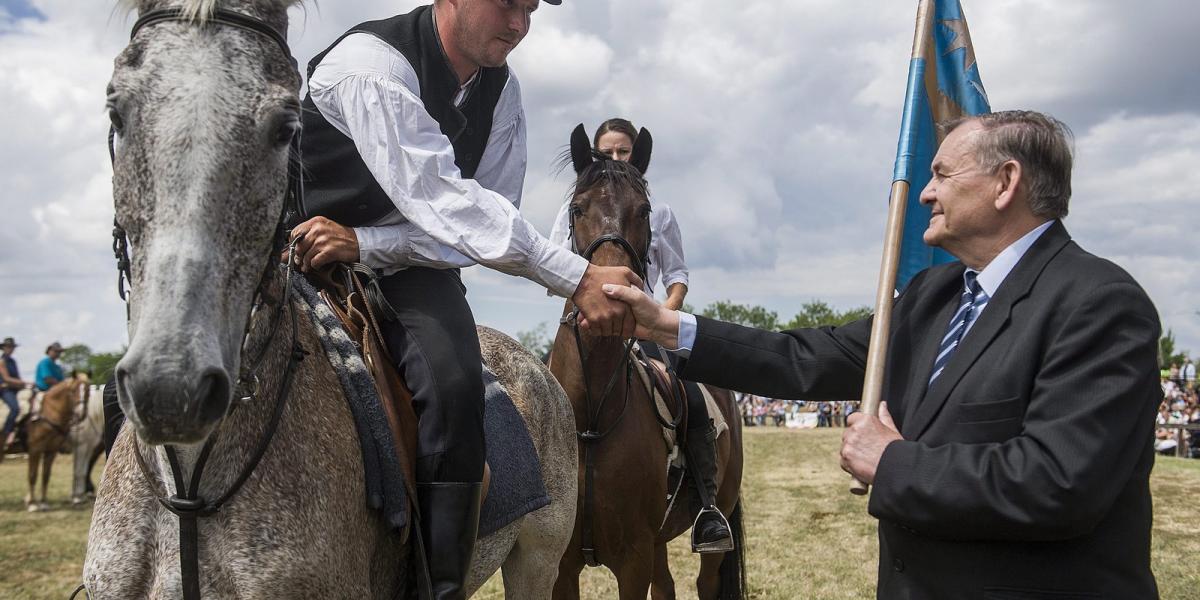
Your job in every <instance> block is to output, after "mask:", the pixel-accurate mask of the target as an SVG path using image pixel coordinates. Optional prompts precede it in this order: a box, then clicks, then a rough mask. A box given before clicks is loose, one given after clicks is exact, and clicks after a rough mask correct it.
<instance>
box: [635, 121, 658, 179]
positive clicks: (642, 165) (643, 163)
mask: <svg viewBox="0 0 1200 600" xmlns="http://www.w3.org/2000/svg"><path fill="white" fill-rule="evenodd" d="M652 150H654V137H653V136H651V135H650V132H649V131H647V130H646V128H645V127H643V128H642V130H641V131H639V132H638V136H637V140H636V141H634V142H633V152H632V153H631V154H630V156H629V164H631V165H633V166H634V168H635V169H637V170H638V172H640V173H641V174H642V175H645V174H646V169H648V168H650V152H651V151H652Z"/></svg>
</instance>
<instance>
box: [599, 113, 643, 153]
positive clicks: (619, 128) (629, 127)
mask: <svg viewBox="0 0 1200 600" xmlns="http://www.w3.org/2000/svg"><path fill="white" fill-rule="evenodd" d="M610 131H615V132H617V133H623V134H625V135H626V137H628V138H629V143H631V144H632V143H633V142H636V141H637V127H634V126H633V123H630V122H629V120H628V119H622V118H619V117H618V118H613V119H609V120H607V121H605V122H603V123H601V124H600V127H598V128H597V129H596V135H595V136H592V147H593V148H599V147H600V138H601V137H602V136H603V135H604V134H606V133H608V132H610Z"/></svg>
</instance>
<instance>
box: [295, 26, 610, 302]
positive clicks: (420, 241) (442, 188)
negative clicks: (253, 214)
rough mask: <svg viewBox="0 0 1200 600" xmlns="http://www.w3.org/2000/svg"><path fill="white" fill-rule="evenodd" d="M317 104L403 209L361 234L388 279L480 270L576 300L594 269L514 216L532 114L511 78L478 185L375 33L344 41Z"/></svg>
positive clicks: (363, 248)
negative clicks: (407, 273) (416, 272)
mask: <svg viewBox="0 0 1200 600" xmlns="http://www.w3.org/2000/svg"><path fill="white" fill-rule="evenodd" d="M308 86H309V93H310V95H311V96H312V100H313V104H315V105H316V107H317V109H318V110H320V111H321V115H322V116H324V117H325V119H326V120H327V121H329V124H330V125H333V126H334V127H335V128H337V130H338V131H340V132H342V133H343V134H345V135H346V136H347V137H349V138H350V139H352V140H353V141H354V145H355V147H356V148H357V149H358V152H359V154H360V155H361V156H362V159H363V162H364V163H365V164H366V166H367V168H368V169H369V170H370V172H371V174H372V175H374V176H375V180H376V181H377V182H378V183H379V185H380V187H382V188H383V190H384V192H386V193H387V195H388V197H389V198H391V200H392V202H393V203H394V204H395V205H396V210H395V211H394V212H392V213H390V214H388V215H386V216H384V217H383V218H381V219H380V220H379V221H378V222H376V223H373V224H372V226H369V227H358V228H355V230H354V231H355V234H356V235H357V237H358V242H359V251H360V255H361V256H360V260H362V262H363V263H364V264H366V265H368V266H370V267H373V268H377V269H380V270H382V271H383V272H384V273H385V274H388V273H394V272H396V271H399V270H401V269H403V268H405V267H409V266H426V267H433V268H454V267H465V266H469V265H471V264H474V263H480V264H482V265H484V266H487V267H491V268H493V269H496V270H498V271H502V272H504V273H508V274H511V275H518V276H521V277H526V278H528V279H530V280H532V281H535V282H537V283H539V284H541V285H542V286H543V287H545V288H546V289H547V290H549V291H551V292H552V293H555V294H558V295H560V296H563V297H570V296H571V295H572V294H574V292H575V288H576V287H577V286H578V285H579V281H580V280H581V279H582V278H583V273H584V271H585V270H586V269H587V261H585V260H583V258H581V257H579V256H576V255H575V254H574V253H572V252H571V251H569V250H567V249H565V248H563V247H561V246H558V245H555V244H551V243H550V242H549V241H548V240H547V239H546V238H544V237H542V235H541V234H539V233H538V231H537V230H536V229H535V228H534V227H533V225H531V224H530V223H529V222H528V221H526V220H525V219H524V217H522V216H521V213H520V211H519V210H517V208H518V206H519V205H520V201H521V188H522V186H523V185H524V180H525V164H526V148H525V115H524V111H523V109H522V108H521V90H520V85H519V84H518V82H517V79H516V77H515V76H514V75H512V73H511V72H510V74H509V80H508V84H507V85H506V87H505V89H504V92H503V94H502V95H501V97H500V101H499V102H498V103H497V105H496V110H495V113H494V116H493V121H492V132H491V136H490V138H489V139H488V144H487V147H486V148H485V150H484V152H483V155H482V156H481V158H480V163H479V167H478V168H477V169H476V172H475V178H474V179H464V178H463V177H462V173H461V172H460V171H459V169H458V166H457V165H455V164H454V148H453V146H451V144H450V140H449V139H448V138H446V136H445V135H443V134H442V131H441V127H440V126H439V125H438V123H437V121H435V120H434V119H433V117H431V116H430V115H429V113H428V112H426V110H425V106H424V104H422V102H421V90H420V84H419V82H418V81H417V74H416V71H415V70H414V69H413V68H412V65H410V64H409V62H408V60H407V59H405V58H404V55H402V54H400V53H399V52H398V51H396V49H395V48H392V47H391V46H390V45H388V44H387V43H386V42H384V41H383V40H380V39H379V38H376V37H375V36H373V35H371V34H366V33H356V34H353V35H350V36H347V37H346V38H345V39H343V40H342V41H341V42H340V43H339V44H338V45H337V46H336V47H335V48H334V49H333V50H331V51H330V52H329V54H327V55H326V56H325V58H324V60H322V61H321V64H320V65H319V66H317V68H316V70H315V71H314V72H313V75H312V78H311V79H310V80H309V82H308Z"/></svg>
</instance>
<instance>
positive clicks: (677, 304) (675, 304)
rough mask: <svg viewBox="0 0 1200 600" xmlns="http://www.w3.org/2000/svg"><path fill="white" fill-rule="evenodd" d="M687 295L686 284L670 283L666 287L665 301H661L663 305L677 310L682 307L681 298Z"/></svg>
mask: <svg viewBox="0 0 1200 600" xmlns="http://www.w3.org/2000/svg"><path fill="white" fill-rule="evenodd" d="M686 296H687V285H685V284H682V283H674V284H671V287H669V288H667V301H666V302H663V306H665V307H667V308H669V309H671V310H679V309H681V308H683V299H684V298H685V297H686Z"/></svg>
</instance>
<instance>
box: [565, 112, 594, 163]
mask: <svg viewBox="0 0 1200 600" xmlns="http://www.w3.org/2000/svg"><path fill="white" fill-rule="evenodd" d="M594 160H595V158H594V157H593V156H592V141H591V140H589V139H588V134H587V130H586V129H584V128H583V123H580V124H579V125H578V126H576V127H575V131H572V132H571V162H572V163H574V165H575V174H576V175H578V174H580V173H582V172H583V170H584V169H586V168H588V166H590V165H591V164H592V161H594Z"/></svg>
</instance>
